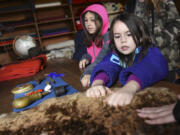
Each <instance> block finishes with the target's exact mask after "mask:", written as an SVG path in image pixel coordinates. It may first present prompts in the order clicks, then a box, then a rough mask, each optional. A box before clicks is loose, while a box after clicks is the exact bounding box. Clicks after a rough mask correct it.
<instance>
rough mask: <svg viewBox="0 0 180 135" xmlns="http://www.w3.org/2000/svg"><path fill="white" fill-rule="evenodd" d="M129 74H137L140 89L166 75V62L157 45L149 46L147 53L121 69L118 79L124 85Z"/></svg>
mask: <svg viewBox="0 0 180 135" xmlns="http://www.w3.org/2000/svg"><path fill="white" fill-rule="evenodd" d="M130 74H134V75H135V76H137V77H138V78H139V79H140V80H141V83H142V89H143V88H145V87H147V86H151V85H152V84H154V83H156V82H158V81H160V80H162V79H164V78H165V77H166V76H167V75H168V63H167V61H166V60H165V59H164V57H163V56H162V54H161V52H160V50H159V49H158V48H157V47H153V48H149V49H148V51H147V55H146V56H145V57H144V58H143V59H142V60H140V61H139V62H137V63H136V64H134V65H133V66H132V67H129V68H126V69H123V70H122V72H121V73H120V76H119V80H120V82H121V83H122V84H123V85H124V84H125V83H126V81H127V79H128V77H129V75H130Z"/></svg>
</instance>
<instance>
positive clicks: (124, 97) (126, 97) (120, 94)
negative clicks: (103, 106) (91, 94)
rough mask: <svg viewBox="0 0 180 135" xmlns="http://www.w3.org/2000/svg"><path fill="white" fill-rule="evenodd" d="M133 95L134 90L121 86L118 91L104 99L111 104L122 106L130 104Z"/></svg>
mask: <svg viewBox="0 0 180 135" xmlns="http://www.w3.org/2000/svg"><path fill="white" fill-rule="evenodd" d="M134 96H135V92H134V91H131V90H129V89H124V88H121V89H119V90H118V91H116V92H114V93H113V94H112V95H110V96H109V97H108V98H107V99H106V101H107V103H108V104H109V105H112V106H124V105H128V104H130V102H131V100H132V99H133V97H134Z"/></svg>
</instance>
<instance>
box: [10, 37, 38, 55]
mask: <svg viewBox="0 0 180 135" xmlns="http://www.w3.org/2000/svg"><path fill="white" fill-rule="evenodd" d="M32 47H36V43H35V40H34V39H33V38H32V37H31V36H29V35H23V36H19V37H18V38H16V39H15V40H14V44H13V49H14V51H15V53H16V54H17V55H19V56H20V57H24V56H29V54H28V50H29V49H30V48H32Z"/></svg>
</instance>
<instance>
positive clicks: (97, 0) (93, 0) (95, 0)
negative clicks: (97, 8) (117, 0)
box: [87, 0, 101, 2]
mask: <svg viewBox="0 0 180 135" xmlns="http://www.w3.org/2000/svg"><path fill="white" fill-rule="evenodd" d="M87 1H88V2H100V1H101V0H87Z"/></svg>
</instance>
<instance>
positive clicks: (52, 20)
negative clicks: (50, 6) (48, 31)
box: [38, 17, 72, 24]
mask: <svg viewBox="0 0 180 135" xmlns="http://www.w3.org/2000/svg"><path fill="white" fill-rule="evenodd" d="M46 19H49V20H47V21H38V24H46V23H53V22H61V21H68V20H72V17H71V18H62V17H61V18H60V17H55V18H45V19H44V20H46Z"/></svg>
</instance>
